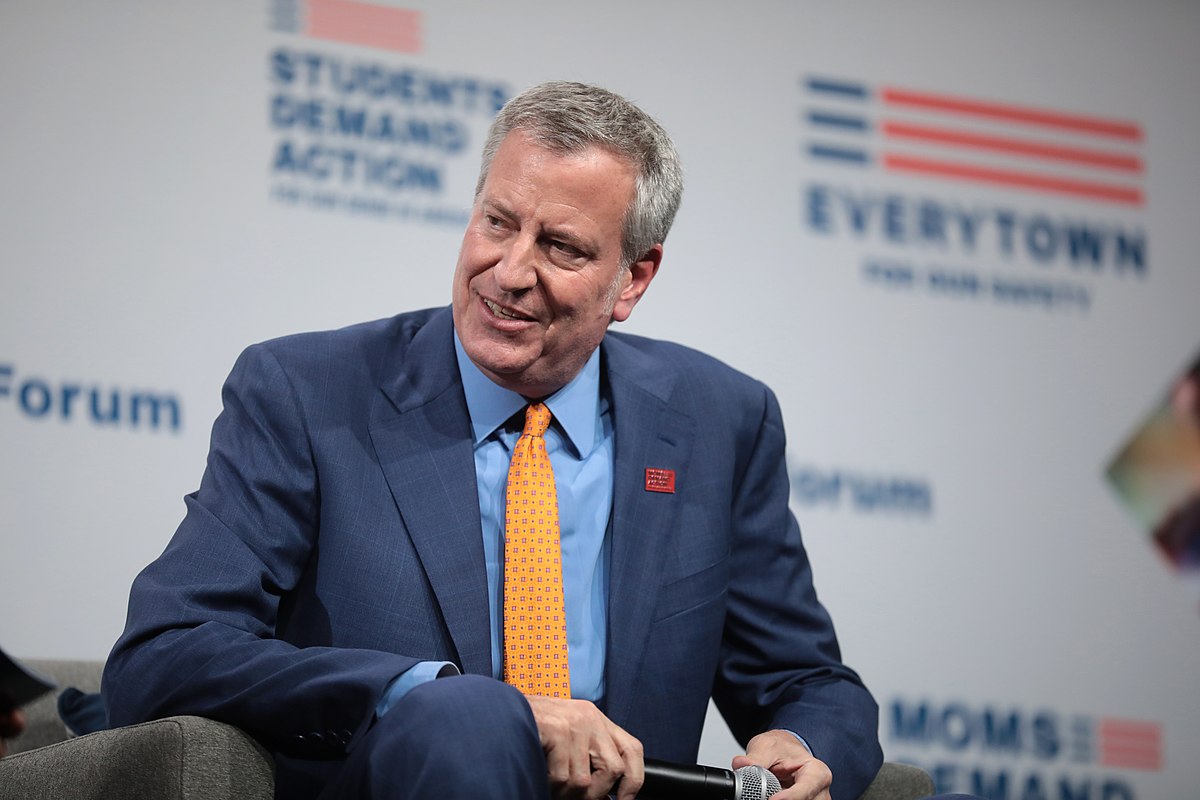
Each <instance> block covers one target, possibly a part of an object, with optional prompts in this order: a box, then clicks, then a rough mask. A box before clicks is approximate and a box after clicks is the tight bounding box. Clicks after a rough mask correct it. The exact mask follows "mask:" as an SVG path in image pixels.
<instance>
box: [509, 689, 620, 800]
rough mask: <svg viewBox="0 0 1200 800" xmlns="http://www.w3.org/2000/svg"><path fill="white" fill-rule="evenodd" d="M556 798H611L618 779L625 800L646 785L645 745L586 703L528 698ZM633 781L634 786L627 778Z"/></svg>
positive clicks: (546, 698) (547, 698)
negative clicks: (644, 771)
mask: <svg viewBox="0 0 1200 800" xmlns="http://www.w3.org/2000/svg"><path fill="white" fill-rule="evenodd" d="M526 699H527V700H528V701H529V707H530V709H531V710H532V711H533V717H534V720H535V721H536V722H537V726H538V734H539V736H540V737H541V740H542V749H543V750H544V751H545V753H546V768H547V772H548V773H549V777H550V787H551V790H552V792H553V794H554V796H555V797H556V798H587V800H599V799H600V798H603V797H606V796H607V795H608V793H609V792H610V791H612V788H613V786H614V785H615V784H616V783H617V781H621V783H622V785H621V787H620V788H619V789H618V792H619V794H618V797H619V798H620V799H621V800H632V798H633V797H634V795H636V794H637V792H638V790H639V789H640V788H641V785H642V777H643V775H642V746H641V743H640V742H639V741H638V740H637V739H635V738H634V737H632V736H630V735H629V734H628V733H627V732H625V731H624V730H622V729H621V728H620V727H618V726H617V725H615V724H613V722H612V721H611V720H609V719H608V717H606V716H604V714H602V713H601V712H600V710H599V709H597V708H596V707H595V706H594V705H593V704H591V703H589V702H587V701H584V700H562V699H555V698H549V697H528V698H526ZM626 778H628V785H626V781H625V780H624V779H626Z"/></svg>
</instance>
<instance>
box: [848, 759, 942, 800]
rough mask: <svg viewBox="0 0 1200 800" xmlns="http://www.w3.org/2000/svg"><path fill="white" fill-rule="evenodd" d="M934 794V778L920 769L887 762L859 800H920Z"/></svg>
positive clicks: (909, 765)
mask: <svg viewBox="0 0 1200 800" xmlns="http://www.w3.org/2000/svg"><path fill="white" fill-rule="evenodd" d="M931 794H933V778H931V777H929V773H927V772H926V771H925V770H923V769H921V768H920V767H914V766H912V765H911V764H898V763H896V762H894V761H885V762H884V764H883V766H882V767H880V769H879V774H878V775H876V776H875V780H873V781H871V785H870V786H868V787H867V790H866V791H865V792H863V794H862V796H861V797H860V798H858V800H918V798H921V797H928V796H929V795H931Z"/></svg>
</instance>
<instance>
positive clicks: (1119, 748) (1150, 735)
mask: <svg viewBox="0 0 1200 800" xmlns="http://www.w3.org/2000/svg"><path fill="white" fill-rule="evenodd" d="M1100 763H1101V764H1105V765H1107V766H1112V767H1128V768H1130V769H1145V770H1158V769H1162V765H1163V755H1162V726H1161V725H1159V724H1158V723H1155V722H1140V721H1136V720H1121V719H1102V720H1100Z"/></svg>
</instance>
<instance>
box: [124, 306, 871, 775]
mask: <svg viewBox="0 0 1200 800" xmlns="http://www.w3.org/2000/svg"><path fill="white" fill-rule="evenodd" d="M451 332H452V320H451V315H450V312H449V309H437V310H429V311H420V312H414V313H409V314H402V315H400V316H397V317H395V318H392V319H389V320H382V321H379V322H373V323H367V324H363V325H357V326H354V327H350V328H346V329H343V330H340V331H334V332H327V333H316V334H302V335H298V336H291V337H287V338H284V339H279V340H275V341H271V342H267V343H265V344H261V345H256V346H253V347H251V348H249V349H247V350H246V352H245V353H243V355H242V356H241V358H240V359H239V360H238V362H237V365H236V366H235V367H234V370H233V372H232V373H231V375H230V377H229V380H228V381H227V383H226V386H225V388H224V391H223V399H224V410H223V411H222V413H221V415H220V417H219V418H218V419H217V421H216V423H215V425H214V428H213V435H212V444H211V450H210V453H209V459H208V467H207V470H206V471H205V475H204V478H203V481H202V483H201V486H200V489H199V490H198V491H197V492H196V493H194V494H192V495H189V496H188V497H187V498H186V503H187V515H186V518H185V519H184V521H183V523H182V524H181V525H180V527H179V530H178V531H177V532H176V534H175V537H174V538H173V539H172V541H171V543H170V544H169V545H168V547H167V548H166V550H165V551H164V553H163V554H162V556H160V557H159V558H158V559H157V560H156V561H155V562H154V563H152V564H151V565H150V566H149V567H147V568H146V569H145V570H144V571H143V572H142V573H141V575H139V576H138V578H137V580H136V581H135V583H134V585H133V590H132V593H131V597H130V606H129V619H128V623H127V627H126V630H125V633H124V634H123V636H122V637H121V639H120V640H119V641H118V643H117V645H116V647H115V648H114V650H113V653H112V655H111V657H110V659H109V662H108V666H107V668H106V672H105V678H104V693H105V698H106V701H107V703H108V706H109V711H110V714H111V718H112V721H113V723H114V724H127V723H131V722H134V721H139V720H145V719H150V718H155V717H161V716H166V715H170V714H180V713H188V714H199V715H203V716H208V717H212V718H215V719H220V720H224V721H227V722H230V723H232V724H234V725H237V726H239V727H241V728H244V729H245V730H247V731H249V732H251V733H252V734H254V735H255V736H257V737H258V738H259V739H260V740H261V741H263V742H264V743H265V744H266V745H267V746H268V747H269V748H271V749H272V750H274V751H275V752H276V753H278V754H280V755H281V761H280V764H281V770H286V769H291V768H293V767H294V766H295V764H296V763H297V762H294V761H291V760H289V759H290V758H295V757H299V758H301V759H320V758H333V759H336V758H338V757H339V756H340V755H342V754H343V753H344V752H345V749H346V747H347V746H353V741H354V739H355V737H356V736H358V735H359V734H360V733H361V732H362V731H364V730H365V729H366V728H367V726H368V725H369V723H370V721H371V719H372V717H373V711H374V708H375V705H376V702H377V701H378V700H379V697H380V695H381V693H382V691H383V689H384V687H385V686H386V684H387V683H388V682H389V681H390V680H391V679H392V678H394V677H395V676H396V675H398V674H399V673H401V672H404V671H405V670H407V669H408V668H409V667H411V666H413V664H415V663H416V662H418V661H421V660H431V659H433V660H447V661H453V662H455V663H456V664H458V665H459V667H460V668H461V669H462V670H463V671H464V672H467V673H478V674H482V675H491V674H492V664H491V644H490V638H489V637H490V635H491V634H490V630H489V623H488V605H487V603H488V599H487V591H486V579H485V571H484V556H483V544H482V535H481V529H480V521H479V504H478V500H477V490H476V477H475V468H474V460H473V457H472V439H471V428H470V425H469V419H468V414H467V407H466V401H465V399H464V395H463V391H462V385H461V382H460V379H459V375H458V368H457V364H456V363H455V355H454V347H453V340H452V336H451ZM601 348H602V349H601V365H602V369H603V375H604V382H605V383H604V391H606V392H608V396H609V398H610V399H611V402H612V414H613V422H614V428H615V432H616V441H615V472H614V484H615V488H614V497H613V510H612V522H611V529H610V535H611V558H612V561H611V563H612V569H611V584H610V587H609V630H608V637H609V642H608V660H607V664H606V673H605V677H606V682H607V696H606V697H605V698H604V702H603V709H604V711H605V712H606V713H607V714H608V716H609V717H610V718H611V719H612V720H613V721H614V722H615V723H616V724H618V725H620V726H621V727H623V728H625V729H626V730H628V731H629V732H630V733H631V734H633V735H634V736H636V737H638V738H639V739H640V740H641V741H642V743H643V744H644V746H645V751H646V753H647V755H648V756H652V757H656V758H661V759H667V760H672V761H681V762H694V761H695V758H696V753H697V749H698V744H699V740H700V734H701V729H702V727H703V721H704V716H705V710H706V707H707V702H708V699H709V697H710V696H711V697H713V698H714V699H715V700H716V703H717V705H718V707H719V708H720V710H721V712H722V714H723V715H724V717H725V719H726V721H727V722H728V723H729V725H730V727H731V729H732V730H733V732H734V734H735V736H737V737H738V739H739V740H741V741H742V742H743V743H744V742H745V741H746V740H747V739H748V738H749V737H751V736H753V735H754V734H755V733H758V732H761V731H763V730H766V729H768V728H787V729H791V730H794V731H796V732H799V733H800V734H801V735H803V736H804V737H805V739H806V740H807V741H808V743H809V745H810V746H811V747H812V749H813V751H814V752H815V753H816V754H817V756H818V757H820V758H821V759H822V760H824V761H825V762H826V763H828V764H829V766H830V767H831V769H832V770H833V774H834V797H835V798H854V797H857V796H858V794H859V793H860V792H861V791H862V789H863V788H864V787H865V786H866V784H867V783H868V782H869V781H870V779H871V778H872V777H873V775H874V773H875V771H876V770H877V768H878V766H879V763H880V758H881V756H880V751H879V745H878V741H877V735H876V732H877V708H876V705H875V703H874V701H873V700H872V698H871V696H870V694H869V693H868V692H867V691H866V689H864V688H863V686H862V684H861V683H860V681H859V679H858V676H857V675H855V673H854V672H852V671H851V670H850V669H848V668H847V667H845V666H844V665H843V664H842V663H841V660H840V655H839V651H838V645H837V641H836V638H835V636H834V631H833V627H832V625H831V623H830V620H829V617H828V615H827V614H826V612H825V610H824V609H823V608H822V606H821V605H820V604H819V603H818V601H817V598H816V595H815V593H814V591H813V587H812V581H811V574H810V570H809V564H808V560H807V557H806V555H805V552H804V549H803V546H802V544H801V540H800V531H799V528H798V526H797V524H796V521H795V519H794V518H793V516H792V515H791V513H790V512H789V510H788V480H787V474H786V467H785V460H784V433H783V427H782V422H781V419H780V412H779V407H778V404H777V402H776V400H775V398H774V396H773V395H772V393H771V392H770V390H769V389H767V388H766V387H765V386H763V385H762V384H761V383H758V382H756V381H753V380H751V379H749V378H747V377H745V376H744V375H741V374H740V373H737V372H735V371H734V370H732V369H730V368H728V367H726V366H724V365H723V364H721V363H719V362H717V361H716V360H714V359H712V358H709V357H707V356H704V355H702V354H700V353H697V352H695V351H693V350H689V349H687V348H683V347H680V346H678V345H673V344H667V343H663V342H657V341H652V340H648V339H643V338H639V337H633V336H627V335H622V334H617V333H612V332H610V333H609V334H608V335H607V336H606V338H605V340H604V342H603V344H602V345H601ZM647 468H657V469H666V470H673V471H674V473H675V491H674V493H662V492H653V491H647V490H646V488H645V487H646V469H647Z"/></svg>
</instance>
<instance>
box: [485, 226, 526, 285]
mask: <svg viewBox="0 0 1200 800" xmlns="http://www.w3.org/2000/svg"><path fill="white" fill-rule="evenodd" d="M492 272H493V273H495V277H496V284H497V285H498V286H499V288H500V289H501V290H503V291H506V292H513V293H516V292H523V291H525V290H527V289H532V288H533V287H534V286H535V285H536V284H537V241H536V240H535V239H534V237H533V236H528V235H524V234H522V235H519V236H514V237H513V238H512V239H510V240H509V242H508V247H507V248H506V249H505V251H504V254H503V256H502V257H501V258H500V261H499V262H497V264H496V266H494V267H492Z"/></svg>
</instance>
